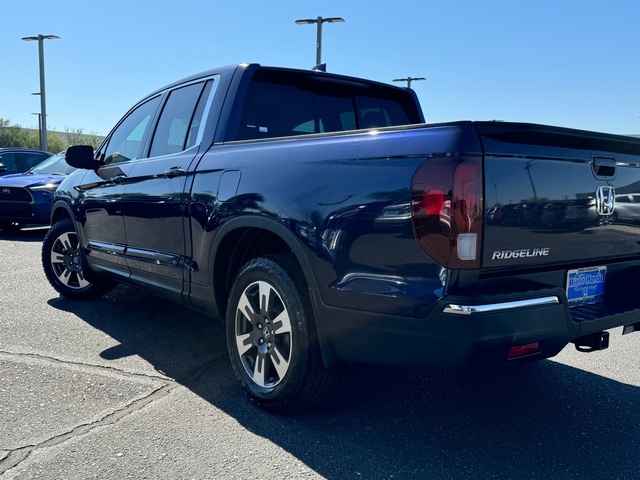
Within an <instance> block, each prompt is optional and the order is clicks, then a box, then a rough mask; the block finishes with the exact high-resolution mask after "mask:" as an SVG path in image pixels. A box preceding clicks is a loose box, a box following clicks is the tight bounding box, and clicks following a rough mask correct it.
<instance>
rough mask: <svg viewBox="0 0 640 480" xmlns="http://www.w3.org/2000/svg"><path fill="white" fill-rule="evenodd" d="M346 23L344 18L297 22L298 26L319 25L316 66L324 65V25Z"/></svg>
mask: <svg viewBox="0 0 640 480" xmlns="http://www.w3.org/2000/svg"><path fill="white" fill-rule="evenodd" d="M341 22H344V18H340V17H329V18H322V17H318V18H306V19H302V20H296V23H297V24H298V25H311V24H313V23H317V24H318V39H317V41H316V65H320V64H321V63H322V24H323V23H341Z"/></svg>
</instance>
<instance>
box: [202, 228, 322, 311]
mask: <svg viewBox="0 0 640 480" xmlns="http://www.w3.org/2000/svg"><path fill="white" fill-rule="evenodd" d="M282 253H290V254H292V255H293V256H294V257H295V259H296V261H297V263H298V265H299V266H300V268H301V270H302V274H303V276H304V279H305V281H306V283H307V286H308V287H310V288H317V279H316V277H315V274H314V271H313V268H312V267H311V262H310V261H309V257H308V255H307V253H306V251H305V248H304V246H303V245H302V244H301V242H300V240H299V239H298V238H297V237H296V236H295V235H294V233H293V232H292V231H291V230H289V229H288V228H287V227H285V226H284V225H282V224H280V223H279V222H277V221H275V220H272V219H270V218H265V217H259V216H246V217H238V218H234V219H232V220H229V221H228V222H226V223H225V224H224V225H223V226H222V227H221V228H220V230H219V232H218V233H217V235H216V237H215V239H214V241H213V245H212V248H211V256H210V271H211V272H212V279H211V281H212V289H213V294H214V297H215V301H216V302H215V303H216V305H217V308H218V310H219V312H218V313H219V314H221V316H222V318H224V312H226V307H227V302H228V300H229V292H230V290H231V286H232V285H233V281H234V280H235V278H236V276H237V275H238V272H239V271H240V269H241V268H242V266H243V265H244V264H246V263H247V262H248V261H249V260H251V259H252V258H256V257H260V256H265V255H274V254H282Z"/></svg>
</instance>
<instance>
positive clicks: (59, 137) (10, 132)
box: [0, 118, 103, 153]
mask: <svg viewBox="0 0 640 480" xmlns="http://www.w3.org/2000/svg"><path fill="white" fill-rule="evenodd" d="M102 139H103V137H101V136H99V135H97V134H96V133H95V132H91V133H84V130H83V129H82V128H75V129H74V128H70V127H65V130H64V134H60V133H57V132H52V131H51V130H47V150H49V151H50V152H52V153H58V152H62V151H63V150H66V148H67V147H68V146H69V145H91V146H92V147H93V148H94V149H96V148H98V146H99V145H100V142H102ZM4 147H23V148H36V149H37V148H40V135H39V133H38V131H37V130H33V129H30V128H24V127H22V126H20V125H18V124H13V125H12V124H11V121H9V120H5V119H3V118H0V148H4Z"/></svg>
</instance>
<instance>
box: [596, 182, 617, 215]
mask: <svg viewBox="0 0 640 480" xmlns="http://www.w3.org/2000/svg"><path fill="white" fill-rule="evenodd" d="M615 197H616V192H615V190H614V189H613V187H598V189H597V190H596V213H597V214H598V215H611V214H613V211H614V210H615V209H616V200H615Z"/></svg>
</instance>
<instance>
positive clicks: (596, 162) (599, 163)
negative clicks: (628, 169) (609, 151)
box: [591, 157, 616, 180]
mask: <svg viewBox="0 0 640 480" xmlns="http://www.w3.org/2000/svg"><path fill="white" fill-rule="evenodd" d="M591 166H592V167H593V174H594V175H595V176H596V178H599V179H602V180H613V177H615V176H616V160H615V158H609V157H593V163H592V164H591Z"/></svg>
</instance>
